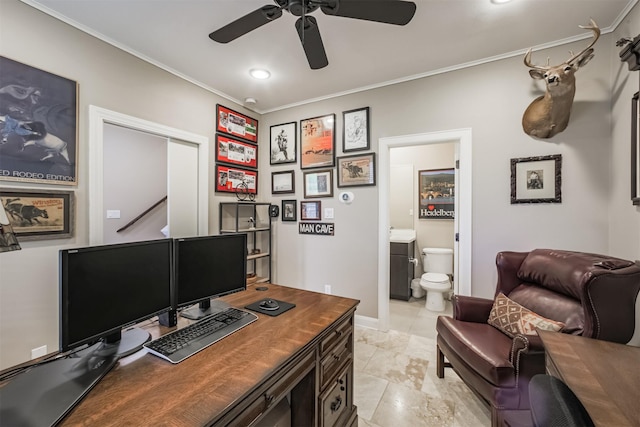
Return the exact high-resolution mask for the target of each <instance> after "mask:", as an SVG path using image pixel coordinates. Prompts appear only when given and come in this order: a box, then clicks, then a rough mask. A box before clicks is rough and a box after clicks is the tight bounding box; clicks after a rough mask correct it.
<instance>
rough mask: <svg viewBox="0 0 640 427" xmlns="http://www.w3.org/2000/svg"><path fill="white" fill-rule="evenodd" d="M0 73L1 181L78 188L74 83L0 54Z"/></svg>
mask: <svg viewBox="0 0 640 427" xmlns="http://www.w3.org/2000/svg"><path fill="white" fill-rule="evenodd" d="M0 70H2V73H0V87H2V88H4V89H5V92H6V93H5V94H3V96H2V97H0V111H3V113H1V115H0V124H1V125H2V134H1V135H0V138H1V141H0V180H4V181H20V182H33V183H41V184H57V185H77V184H78V83H77V82H75V81H73V80H70V79H67V78H65V77H61V76H58V75H55V74H52V73H49V72H47V71H44V70H40V69H38V68H34V67H31V66H29V65H26V64H22V63H20V62H17V61H14V60H12V59H9V58H6V57H4V56H1V55H0ZM17 82H19V83H17Z"/></svg>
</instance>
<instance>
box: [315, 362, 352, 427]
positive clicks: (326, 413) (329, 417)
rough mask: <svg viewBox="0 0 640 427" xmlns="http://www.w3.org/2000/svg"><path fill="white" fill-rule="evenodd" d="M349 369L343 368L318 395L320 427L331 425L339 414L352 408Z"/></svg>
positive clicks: (334, 423)
mask: <svg viewBox="0 0 640 427" xmlns="http://www.w3.org/2000/svg"><path fill="white" fill-rule="evenodd" d="M352 387H353V385H352V384H351V369H349V368H347V369H345V370H344V371H343V372H342V374H341V375H340V376H339V377H338V379H336V380H335V381H334V382H333V385H332V386H331V387H329V388H328V389H327V391H326V392H324V393H323V394H322V395H321V397H320V407H321V410H320V427H332V426H334V425H336V421H337V420H338V419H339V418H340V416H341V415H342V414H343V413H345V411H349V410H351V408H352V405H353V403H352V402H351V396H352V390H351V388H352Z"/></svg>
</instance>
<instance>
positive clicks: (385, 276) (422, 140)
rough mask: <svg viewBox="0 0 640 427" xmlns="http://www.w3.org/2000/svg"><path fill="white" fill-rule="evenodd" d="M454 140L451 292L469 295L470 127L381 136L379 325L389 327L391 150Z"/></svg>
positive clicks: (379, 326) (382, 327)
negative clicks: (454, 194) (454, 214)
mask: <svg viewBox="0 0 640 427" xmlns="http://www.w3.org/2000/svg"><path fill="white" fill-rule="evenodd" d="M445 142H453V143H454V144H455V158H456V162H457V163H458V165H459V167H458V168H457V169H456V182H455V186H456V190H457V194H456V198H455V212H456V216H455V218H454V232H455V236H457V239H456V241H455V243H454V292H456V293H457V294H460V295H471V212H472V210H471V129H457V130H452V131H442V132H431V133H422V134H414V135H404V136H396V137H387V138H380V140H379V163H378V166H379V167H378V169H379V171H380V189H379V201H378V203H379V204H378V218H379V224H378V225H379V229H378V325H377V328H378V329H380V330H383V331H386V330H388V329H389V227H390V215H389V201H390V183H389V175H390V150H391V148H394V147H408V146H416V145H423V144H439V143H445Z"/></svg>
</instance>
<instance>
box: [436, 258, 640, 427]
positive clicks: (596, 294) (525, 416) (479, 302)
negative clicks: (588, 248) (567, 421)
mask: <svg viewBox="0 0 640 427" xmlns="http://www.w3.org/2000/svg"><path fill="white" fill-rule="evenodd" d="M496 266H497V269H498V283H497V286H496V291H495V296H497V295H498V294H499V293H500V292H502V293H503V294H505V295H506V296H507V297H509V298H510V299H511V300H513V301H515V302H517V303H519V304H520V305H522V306H524V307H526V308H527V309H529V310H531V311H533V312H535V313H537V314H539V315H541V316H544V317H546V318H548V319H552V320H555V321H559V322H563V323H564V324H565V326H564V327H563V329H562V330H561V331H560V332H562V333H568V334H574V335H582V336H586V337H590V338H596V339H603V340H607V341H614V342H619V343H627V342H629V340H630V339H631V337H632V336H633V334H634V328H635V316H636V313H635V310H636V308H635V307H636V298H637V296H638V292H639V291H640V266H639V265H638V264H637V263H633V262H631V261H626V260H622V259H619V258H613V257H609V256H605V255H596V254H588V253H581V252H569V251H560V250H551V249H536V250H533V251H531V252H500V253H498V255H497V257H496ZM452 301H453V317H449V316H439V317H438V320H437V323H436V330H437V334H438V335H437V367H436V369H437V374H438V377H440V378H444V369H445V368H446V367H448V368H453V370H454V371H455V372H456V373H457V374H458V375H459V376H460V378H461V379H462V380H463V381H464V382H465V383H466V384H467V385H468V386H469V387H470V388H471V390H473V391H474V392H475V393H476V394H477V395H478V396H479V397H480V398H482V399H483V400H484V401H485V402H486V403H487V404H488V405H489V406H490V408H491V424H492V426H502V425H510V426H518V425H532V421H531V413H530V410H529V381H530V379H531V378H532V377H533V376H534V375H536V374H544V373H545V357H544V347H543V345H542V342H541V340H540V338H539V337H538V336H537V335H519V334H517V335H515V336H514V337H513V338H511V337H510V336H508V335H506V334H505V333H503V332H502V331H500V330H499V329H498V328H495V327H493V326H491V325H490V324H488V323H487V320H488V319H489V314H490V311H491V308H492V306H493V300H490V299H484V298H477V297H469V296H460V295H457V296H454V297H453V300H452ZM445 358H446V361H445Z"/></svg>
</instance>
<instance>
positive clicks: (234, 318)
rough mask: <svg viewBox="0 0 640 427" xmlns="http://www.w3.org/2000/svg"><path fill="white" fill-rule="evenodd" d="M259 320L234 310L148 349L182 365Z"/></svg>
mask: <svg viewBox="0 0 640 427" xmlns="http://www.w3.org/2000/svg"><path fill="white" fill-rule="evenodd" d="M256 320H258V316H256V315H255V314H253V313H249V312H248V311H244V310H239V309H237V308H233V307H230V308H227V309H226V310H224V311H222V312H220V313H216V314H214V315H211V316H209V317H205V318H204V319H201V320H198V321H197V322H195V323H192V324H191V325H189V326H187V327H184V328H182V329H178V330H177V331H173V332H171V333H169V334H167V335H163V336H161V337H160V338H158V339H155V340H153V341H150V342H148V343H146V344H145V345H144V346H145V347H146V348H147V350H148V351H149V353H151V354H154V355H156V356H158V357H162V358H163V359H166V360H168V361H169V362H171V363H179V362H182V361H183V360H184V359H186V358H187V357H189V356H193V355H194V354H196V353H197V352H199V351H200V350H204V349H205V348H207V347H209V346H210V345H211V344H213V343H215V342H217V341H220V340H221V339H222V338H224V337H226V336H228V335H231V334H232V333H234V332H235V331H237V330H239V329H242V328H244V327H245V326H247V325H248V324H249V323H252V322H255V321H256Z"/></svg>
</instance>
